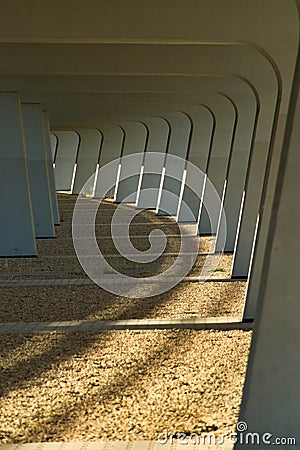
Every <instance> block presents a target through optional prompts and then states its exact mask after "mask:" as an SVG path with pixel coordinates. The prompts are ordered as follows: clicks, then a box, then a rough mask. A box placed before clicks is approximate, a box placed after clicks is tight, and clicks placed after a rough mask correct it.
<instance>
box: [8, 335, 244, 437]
mask: <svg viewBox="0 0 300 450" xmlns="http://www.w3.org/2000/svg"><path fill="white" fill-rule="evenodd" d="M250 339H251V333H250V332H243V331H227V332H225V331H223V332H220V331H192V330H185V331H183V330H172V331H170V330H169V331H134V332H133V331H122V332H121V331H117V332H115V331H114V332H109V333H102V334H96V335H95V334H86V335H82V334H75V333H74V334H71V335H69V334H68V335H66V334H54V333H52V334H46V335H37V336H32V335H26V336H24V335H23V336H11V335H7V336H4V337H3V338H2V340H1V344H0V349H1V351H0V354H1V355H2V358H1V359H2V361H1V366H2V371H1V379H0V386H1V390H2V399H1V401H0V415H1V431H0V438H1V442H2V443H17V442H41V441H72V440H73V441H74V440H85V441H90V440H97V439H104V440H136V439H146V440H148V439H156V438H157V436H158V433H160V432H162V431H163V430H164V429H165V428H167V429H168V432H169V433H173V432H183V431H184V432H197V433H199V434H200V433H201V432H202V433H203V432H215V433H216V434H217V435H221V434H223V433H224V434H226V433H229V432H233V431H234V424H235V423H236V422H237V415H238V409H239V404H240V401H241V392H242V385H243V380H244V376H245V369H246V361H247V355H248V349H249V344H250Z"/></svg>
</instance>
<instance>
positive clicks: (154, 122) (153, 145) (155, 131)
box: [137, 117, 171, 209]
mask: <svg viewBox="0 0 300 450" xmlns="http://www.w3.org/2000/svg"><path fill="white" fill-rule="evenodd" d="M141 120H143V122H144V123H145V124H146V125H147V127H148V129H149V139H148V145H147V149H146V152H145V156H144V161H143V166H142V171H141V175H140V189H139V192H138V199H137V208H141V209H143V208H148V209H154V208H156V205H157V201H158V190H159V185H160V179H161V175H157V173H152V171H154V172H160V174H161V171H162V168H163V163H164V159H165V153H166V150H167V148H168V142H169V138H170V133H171V128H170V125H169V123H168V122H167V121H166V120H165V119H164V118H163V117H147V118H142V119H141ZM154 152H155V153H158V154H159V155H156V156H155V158H153V155H151V154H150V153H154ZM160 155H161V157H160Z"/></svg>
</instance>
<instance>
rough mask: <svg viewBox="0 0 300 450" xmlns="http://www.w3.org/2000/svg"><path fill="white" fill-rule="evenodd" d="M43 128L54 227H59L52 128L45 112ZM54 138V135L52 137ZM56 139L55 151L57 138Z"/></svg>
mask: <svg viewBox="0 0 300 450" xmlns="http://www.w3.org/2000/svg"><path fill="white" fill-rule="evenodd" d="M43 127H44V136H45V145H46V156H47V166H48V175H49V184H50V195H51V203H52V212H53V220H54V225H59V223H60V221H59V213H58V204H57V197H56V182H55V175H54V168H53V151H52V148H53V147H52V145H53V144H52V143H51V138H50V126H49V116H48V112H47V111H43ZM52 136H53V135H52ZM53 137H54V138H55V149H56V143H57V138H56V137H55V136H53Z"/></svg>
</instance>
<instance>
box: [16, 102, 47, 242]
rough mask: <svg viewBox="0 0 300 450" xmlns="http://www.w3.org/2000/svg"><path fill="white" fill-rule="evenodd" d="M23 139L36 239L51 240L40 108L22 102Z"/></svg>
mask: <svg viewBox="0 0 300 450" xmlns="http://www.w3.org/2000/svg"><path fill="white" fill-rule="evenodd" d="M21 108H22V115H23V123H24V136H25V143H26V151H27V164H28V174H29V179H30V192H31V201H32V209H33V219H34V227H35V236H36V237H43V238H47V237H55V231H54V220H53V211H52V200H51V192H50V181H49V173H48V161H47V160H48V158H47V153H46V142H45V135H44V126H43V115H42V114H43V113H42V107H41V105H40V104H38V103H22V105H21Z"/></svg>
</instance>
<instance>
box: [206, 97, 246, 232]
mask: <svg viewBox="0 0 300 450" xmlns="http://www.w3.org/2000/svg"><path fill="white" fill-rule="evenodd" d="M214 110H215V109H214ZM218 112H219V114H218V116H217V119H216V129H215V134H214V140H213V145H212V149H211V153H210V156H209V160H208V167H207V176H208V178H209V179H210V181H211V182H212V183H213V185H214V187H215V189H216V191H217V193H218V194H219V197H220V199H222V198H223V195H224V192H225V187H226V185H225V183H226V174H227V168H228V164H229V159H230V154H231V152H232V148H233V143H234V138H235V129H236V123H237V119H238V118H237V111H236V108H235V106H234V104H233V102H232V101H231V100H229V98H227V97H225V96H224V95H218ZM206 195H207V194H206V190H205V187H204V194H203V202H202V203H201V207H200V215H199V233H200V234H204V235H205V234H216V233H217V228H218V223H219V216H220V211H215V214H214V216H213V217H211V220H212V223H210V219H209V217H208V214H207V212H206V210H205V208H203V207H202V205H203V204H205V203H207V201H208V200H207V198H206Z"/></svg>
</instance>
